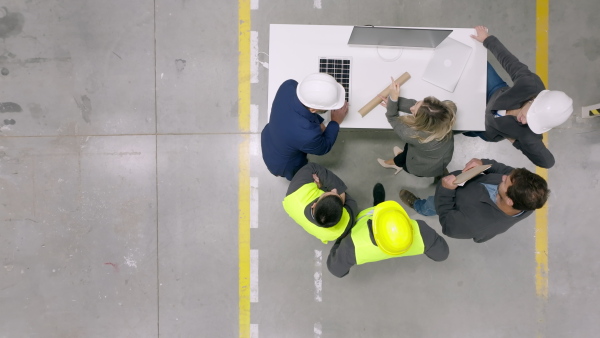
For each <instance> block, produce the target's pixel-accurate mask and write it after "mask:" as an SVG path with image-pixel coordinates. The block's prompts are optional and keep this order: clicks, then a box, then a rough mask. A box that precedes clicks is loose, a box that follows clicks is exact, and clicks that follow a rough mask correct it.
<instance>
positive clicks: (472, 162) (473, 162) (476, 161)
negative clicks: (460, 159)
mask: <svg viewBox="0 0 600 338" xmlns="http://www.w3.org/2000/svg"><path fill="white" fill-rule="evenodd" d="M480 165H483V162H481V160H480V159H478V158H473V159H471V160H470V161H469V162H467V164H465V168H464V169H463V170H462V171H463V173H464V172H465V171H467V170H469V169H473V168H475V167H477V166H480Z"/></svg>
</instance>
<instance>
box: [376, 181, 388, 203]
mask: <svg viewBox="0 0 600 338" xmlns="http://www.w3.org/2000/svg"><path fill="white" fill-rule="evenodd" d="M384 201H385V189H384V188H383V184H381V183H377V184H375V186H374V187H373V206H376V205H377V204H379V203H381V202H384Z"/></svg>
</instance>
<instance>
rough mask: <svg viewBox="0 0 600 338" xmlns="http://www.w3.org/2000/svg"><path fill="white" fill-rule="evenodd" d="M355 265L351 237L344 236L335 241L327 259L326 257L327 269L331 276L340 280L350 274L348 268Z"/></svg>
mask: <svg viewBox="0 0 600 338" xmlns="http://www.w3.org/2000/svg"><path fill="white" fill-rule="evenodd" d="M355 264H356V256H355V255H354V243H353V242H352V237H350V236H346V237H344V238H342V239H338V240H337V241H335V244H334V245H333V247H331V251H330V252H329V257H327V269H329V272H331V274H332V275H334V276H336V277H339V278H342V277H344V276H346V275H347V274H348V273H349V272H350V268H351V267H352V266H353V265H355Z"/></svg>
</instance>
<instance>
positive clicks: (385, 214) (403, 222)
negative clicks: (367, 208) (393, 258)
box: [373, 201, 413, 255]
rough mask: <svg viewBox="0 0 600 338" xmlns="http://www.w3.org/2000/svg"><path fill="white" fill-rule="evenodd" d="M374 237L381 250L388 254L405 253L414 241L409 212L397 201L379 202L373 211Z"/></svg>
mask: <svg viewBox="0 0 600 338" xmlns="http://www.w3.org/2000/svg"><path fill="white" fill-rule="evenodd" d="M373 237H375V242H376V243H377V246H378V247H379V249H381V251H383V252H385V253H386V254H388V255H400V254H402V253H405V252H406V251H407V250H408V249H409V248H410V246H411V245H412V242H413V230H412V225H411V222H410V218H409V217H408V214H407V213H406V211H405V210H404V208H402V207H401V206H400V204H398V203H397V202H395V201H386V202H383V203H379V204H378V205H377V206H376V207H375V210H374V212H373Z"/></svg>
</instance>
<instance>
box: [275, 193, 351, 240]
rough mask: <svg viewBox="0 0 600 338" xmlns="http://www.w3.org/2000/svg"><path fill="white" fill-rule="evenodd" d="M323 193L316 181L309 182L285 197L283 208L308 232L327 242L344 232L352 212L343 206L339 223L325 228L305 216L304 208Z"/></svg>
mask: <svg viewBox="0 0 600 338" xmlns="http://www.w3.org/2000/svg"><path fill="white" fill-rule="evenodd" d="M323 193H325V192H324V191H323V190H321V189H319V187H318V186H317V184H316V183H314V182H312V183H307V184H305V185H303V186H302V187H300V189H298V190H296V191H294V192H293V193H291V194H289V195H287V196H286V197H285V198H284V199H283V208H284V209H285V211H286V212H287V213H288V215H290V217H291V218H292V219H293V220H294V221H296V223H298V224H300V225H301V226H302V227H303V228H304V230H306V232H308V233H309V234H311V235H313V236H315V237H317V238H318V239H320V240H321V241H323V243H325V244H327V242H328V241H334V240H336V239H338V238H339V237H340V236H341V235H342V234H343V233H344V230H346V226H347V225H348V222H350V214H349V213H348V211H347V210H346V208H343V209H342V218H341V219H340V221H339V223H338V224H336V225H334V226H332V227H330V228H323V227H320V226H318V225H316V224H315V223H313V222H311V221H310V220H309V219H308V218H306V216H304V209H305V208H306V206H307V205H308V204H309V203H311V202H312V201H314V200H315V199H317V198H318V197H319V196H321V195H322V194H323Z"/></svg>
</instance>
